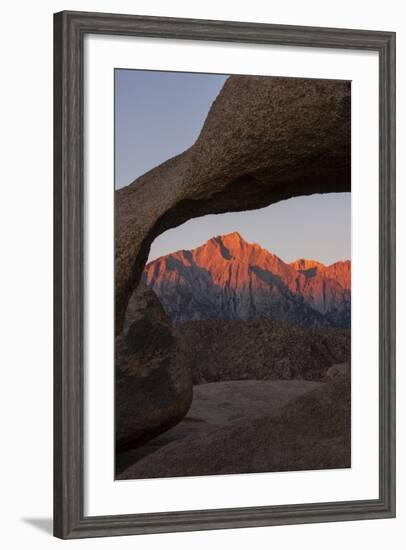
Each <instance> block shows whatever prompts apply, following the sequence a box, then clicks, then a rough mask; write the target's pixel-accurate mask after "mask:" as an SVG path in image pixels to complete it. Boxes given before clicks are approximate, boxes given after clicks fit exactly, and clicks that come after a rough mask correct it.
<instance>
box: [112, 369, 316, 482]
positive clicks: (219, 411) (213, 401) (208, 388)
mask: <svg viewBox="0 0 406 550" xmlns="http://www.w3.org/2000/svg"><path fill="white" fill-rule="evenodd" d="M322 384H323V383H322V382H305V381H303V380H292V381H289V382H286V381H277V382H268V381H267V382H264V381H257V380H244V381H231V382H216V383H214V384H201V385H200V386H195V388H194V391H193V402H192V405H191V407H190V409H189V411H188V413H187V415H186V416H185V417H184V418H183V419H182V420H181V421H180V422H179V424H177V425H176V426H174V427H173V428H171V429H170V430H168V431H167V432H165V433H162V434H160V435H158V436H157V437H154V438H153V439H152V440H150V441H148V442H147V443H146V444H145V445H143V446H142V447H139V448H138V449H133V450H130V451H126V452H123V453H119V454H118V456H117V460H116V465H117V473H118V478H121V476H122V475H123V470H125V469H126V468H128V466H130V465H132V464H134V463H135V462H136V461H138V460H140V459H141V458H143V457H144V456H147V455H149V454H151V453H153V452H155V451H157V450H158V449H161V448H162V447H164V446H165V445H168V444H169V443H172V442H174V441H180V440H183V439H185V438H192V437H193V438H200V439H201V438H204V437H206V435H208V434H210V433H211V432H212V431H213V430H214V429H217V428H219V427H221V426H223V427H224V426H227V424H228V423H229V422H231V421H235V420H242V419H246V420H247V419H249V418H259V417H262V416H264V415H267V416H273V415H275V414H277V412H278V411H279V410H280V409H281V408H282V407H284V406H285V405H287V404H288V403H289V402H290V401H292V400H294V399H297V398H298V397H299V396H301V395H303V394H305V393H307V392H309V391H312V390H314V389H315V388H318V387H321V386H322Z"/></svg>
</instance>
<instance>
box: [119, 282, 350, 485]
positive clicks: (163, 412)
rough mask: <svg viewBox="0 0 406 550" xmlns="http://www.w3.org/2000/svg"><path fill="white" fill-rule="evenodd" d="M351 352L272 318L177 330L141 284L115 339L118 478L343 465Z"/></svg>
mask: <svg viewBox="0 0 406 550" xmlns="http://www.w3.org/2000/svg"><path fill="white" fill-rule="evenodd" d="M349 350H350V339H349V331H343V330H338V329H305V328H303V327H292V326H290V325H288V324H286V323H279V322H276V321H272V320H270V319H262V320H255V321H254V322H252V323H245V322H242V321H239V322H236V321H226V322H225V321H214V322H213V321H207V322H202V321H196V322H189V323H183V324H180V325H174V324H172V323H171V321H170V319H169V318H168V316H167V315H166V313H165V312H164V310H163V308H162V306H161V304H160V302H159V300H158V299H157V297H156V296H155V294H154V293H153V292H152V291H150V290H149V289H147V288H146V287H143V286H142V285H141V286H140V287H139V288H138V290H137V292H136V293H134V295H133V297H132V299H131V301H130V304H129V308H128V310H127V316H126V321H125V325H124V331H123V333H122V334H121V335H120V336H119V337H118V338H117V339H116V451H117V455H116V468H117V469H116V474H117V476H118V477H119V478H122V479H125V478H148V477H167V476H184V475H205V474H210V475H213V474H220V473H244V472H261V471H280V470H297V469H317V468H344V467H348V466H349V464H350V388H349V364H348V360H349ZM247 378H248V379H247ZM207 382H214V383H207Z"/></svg>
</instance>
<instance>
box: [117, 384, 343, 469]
mask: <svg viewBox="0 0 406 550" xmlns="http://www.w3.org/2000/svg"><path fill="white" fill-rule="evenodd" d="M241 384H245V382H242V383H241ZM290 384H292V383H291V382H288V383H286V387H287V388H288V387H289V385H290ZM215 385H216V386H217V384H215ZM278 392H279V394H281V393H282V390H281V388H278ZM350 393H351V392H350V384H349V379H348V377H339V378H337V379H335V380H334V381H331V382H326V383H323V384H321V385H320V386H319V387H317V388H316V389H314V390H313V391H310V392H308V393H304V394H303V395H301V396H299V397H297V398H296V399H291V400H289V401H288V402H287V404H285V405H284V406H282V407H281V408H279V409H278V408H276V409H275V410H274V411H273V412H272V411H268V412H267V413H265V414H263V415H262V416H258V417H257V416H255V415H254V417H252V416H249V415H247V417H244V418H238V419H236V420H232V419H230V418H228V419H227V421H226V422H225V424H224V425H220V426H214V427H213V428H212V429H211V430H207V431H202V432H197V433H196V432H195V435H193V434H192V435H190V436H189V437H184V438H180V439H178V440H174V441H172V442H169V443H168V444H167V445H165V446H163V447H161V448H158V449H157V450H155V452H153V453H152V454H149V455H147V456H144V457H143V458H140V459H139V460H138V461H137V462H136V463H134V464H132V465H128V467H127V468H125V469H124V471H123V472H121V474H120V475H119V477H120V478H121V479H133V478H135V479H137V478H153V477H176V476H196V475H198V476H200V475H213V474H236V473H250V472H251V473H254V472H271V471H290V470H309V469H311V470H316V469H325V468H349V467H350V466H351V408H350Z"/></svg>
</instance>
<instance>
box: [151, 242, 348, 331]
mask: <svg viewBox="0 0 406 550" xmlns="http://www.w3.org/2000/svg"><path fill="white" fill-rule="evenodd" d="M309 266H310V267H309ZM143 279H144V281H145V282H146V284H147V285H148V286H149V287H150V288H152V289H153V290H154V292H155V293H156V295H157V296H158V298H159V300H160V302H161V303H162V305H163V306H164V309H165V311H166V312H167V313H168V315H169V316H170V318H171V319H172V320H173V321H176V322H180V321H190V320H197V319H243V320H251V319H256V318H260V317H269V318H271V319H275V320H282V321H287V322H289V323H291V324H299V325H303V326H307V327H311V326H338V327H342V328H344V327H349V325H350V322H351V262H350V261H346V262H336V263H334V264H332V265H330V266H325V265H323V264H321V263H319V262H314V261H309V260H299V261H297V262H293V263H292V264H287V263H285V262H284V261H283V260H281V259H280V258H278V256H275V255H274V254H272V253H271V252H269V251H268V250H266V249H264V248H262V247H261V246H259V245H258V244H256V243H248V242H247V241H245V239H244V238H243V237H242V236H241V235H240V234H239V233H237V232H234V233H230V234H228V235H221V236H217V237H213V238H212V239H210V240H209V241H207V242H206V243H205V244H203V245H201V246H199V247H197V248H195V249H193V250H178V251H177V252H173V253H171V254H168V255H166V256H162V257H160V258H158V259H156V260H154V261H152V262H150V263H149V264H148V265H147V266H146V268H145V271H144V276H143Z"/></svg>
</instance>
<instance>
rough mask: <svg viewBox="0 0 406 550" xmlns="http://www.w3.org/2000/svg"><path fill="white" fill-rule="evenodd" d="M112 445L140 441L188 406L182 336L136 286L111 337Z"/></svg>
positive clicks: (176, 418) (171, 421)
mask: <svg viewBox="0 0 406 550" xmlns="http://www.w3.org/2000/svg"><path fill="white" fill-rule="evenodd" d="M115 358H116V361H115V365H116V384H115V392H116V393H115V410H116V449H117V451H122V450H124V449H130V448H133V447H136V446H138V445H141V444H143V443H145V442H146V441H148V440H149V439H151V438H152V437H154V436H156V435H157V434H159V433H161V432H162V431H165V430H167V429H169V428H170V427H172V426H174V425H175V424H176V423H177V422H179V420H181V419H182V418H183V416H184V415H185V414H186V413H187V411H188V410H189V407H190V404H191V401H192V395H193V385H192V375H191V372H190V369H189V367H188V366H187V365H186V361H185V360H184V349H183V344H182V341H181V339H180V338H179V336H178V334H177V333H176V330H175V329H174V328H173V327H172V325H171V322H170V320H169V319H168V317H167V315H166V313H165V312H164V310H163V308H162V306H161V304H160V302H159V300H158V298H157V297H156V296H155V294H154V293H153V291H151V290H149V289H148V288H146V287H145V286H144V285H142V284H141V285H139V287H138V289H137V291H136V292H134V294H133V296H132V297H131V300H130V302H129V305H128V309H127V314H126V319H125V323H124V330H123V331H122V333H121V334H120V335H119V336H118V337H117V338H116V347H115Z"/></svg>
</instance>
